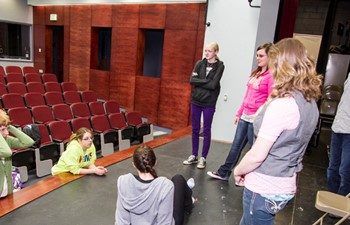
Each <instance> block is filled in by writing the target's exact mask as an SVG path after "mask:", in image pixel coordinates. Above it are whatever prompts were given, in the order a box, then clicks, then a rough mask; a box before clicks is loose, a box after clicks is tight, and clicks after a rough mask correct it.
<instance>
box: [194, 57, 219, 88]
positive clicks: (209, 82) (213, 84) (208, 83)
mask: <svg viewBox="0 0 350 225" xmlns="http://www.w3.org/2000/svg"><path fill="white" fill-rule="evenodd" d="M224 69H225V66H224V65H223V64H222V63H221V64H220V65H218V68H217V70H216V71H215V74H214V76H213V79H210V78H209V79H200V78H199V77H198V76H192V77H191V79H190V83H191V84H194V85H197V86H199V87H201V88H205V89H209V90H215V89H216V88H217V87H218V86H219V84H220V80H221V77H222V74H223V73H224ZM209 74H210V72H209Z"/></svg>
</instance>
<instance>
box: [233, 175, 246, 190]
mask: <svg viewBox="0 0 350 225" xmlns="http://www.w3.org/2000/svg"><path fill="white" fill-rule="evenodd" d="M233 177H234V179H235V184H236V185H237V186H241V187H243V186H244V175H235V174H234V175H233Z"/></svg>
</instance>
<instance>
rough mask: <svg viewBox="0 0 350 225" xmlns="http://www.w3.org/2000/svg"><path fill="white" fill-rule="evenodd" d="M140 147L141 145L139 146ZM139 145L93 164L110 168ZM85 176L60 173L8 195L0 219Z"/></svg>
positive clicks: (153, 145) (172, 136)
mask: <svg viewBox="0 0 350 225" xmlns="http://www.w3.org/2000/svg"><path fill="white" fill-rule="evenodd" d="M190 133H191V126H188V127H185V128H182V129H179V130H177V131H174V132H173V133H171V134H168V135H165V136H163V137H160V138H157V139H155V140H152V141H149V142H147V143H145V144H146V145H148V146H150V147H151V148H156V147H159V146H161V145H165V144H167V143H170V142H172V141H175V140H177V139H180V138H181V137H184V136H186V135H189V134H190ZM140 145H141V144H140ZM138 146H139V145H135V146H132V147H131V148H128V149H125V150H122V151H120V152H115V153H113V154H111V155H108V156H106V157H102V158H99V159H97V160H96V162H95V164H96V165H98V166H105V167H106V166H110V165H112V164H115V163H117V162H120V161H123V160H125V159H128V158H130V157H131V156H132V155H133V153H134V150H135V149H136V148H137V147H138ZM83 176H85V175H73V174H71V173H61V174H57V175H55V176H50V177H48V178H46V179H44V180H41V181H39V182H37V183H34V184H32V185H30V186H29V187H26V188H23V189H22V190H20V191H19V192H16V193H14V194H12V195H9V196H7V197H5V198H2V199H0V217H1V216H3V215H5V214H7V213H9V212H11V211H14V210H16V209H17V208H19V207H21V206H23V205H25V204H27V203H29V202H31V201H33V200H35V199H37V198H39V197H41V196H43V195H45V194H47V193H49V192H51V191H53V190H55V189H57V188H59V187H61V186H63V185H65V184H67V183H69V182H71V181H74V180H76V179H79V178H81V177H83Z"/></svg>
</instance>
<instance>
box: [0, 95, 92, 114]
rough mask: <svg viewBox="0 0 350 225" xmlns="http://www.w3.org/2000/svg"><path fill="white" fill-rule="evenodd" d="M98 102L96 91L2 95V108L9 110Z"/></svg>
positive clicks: (0, 106)
mask: <svg viewBox="0 0 350 225" xmlns="http://www.w3.org/2000/svg"><path fill="white" fill-rule="evenodd" d="M95 101H98V99H97V96H96V94H95V92H94V91H82V92H79V91H66V92H63V93H61V92H57V91H49V92H45V93H44V94H41V93H39V92H30V93H25V94H24V95H23V96H22V95H21V94H18V93H5V94H3V95H1V104H0V108H4V109H5V110H8V109H10V108H14V107H29V108H31V107H34V106H38V105H48V106H53V105H57V104H63V103H65V104H73V103H78V102H86V103H89V102H95Z"/></svg>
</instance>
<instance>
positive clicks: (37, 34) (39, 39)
mask: <svg viewBox="0 0 350 225" xmlns="http://www.w3.org/2000/svg"><path fill="white" fill-rule="evenodd" d="M33 27H34V29H33V36H34V49H33V52H34V62H35V63H44V64H45V25H37V24H34V25H33ZM39 49H40V51H39ZM43 69H44V68H43Z"/></svg>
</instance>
